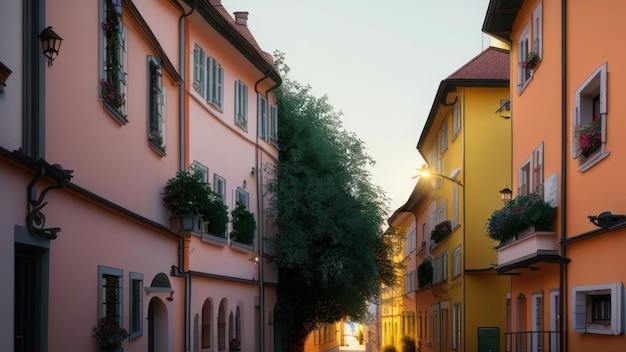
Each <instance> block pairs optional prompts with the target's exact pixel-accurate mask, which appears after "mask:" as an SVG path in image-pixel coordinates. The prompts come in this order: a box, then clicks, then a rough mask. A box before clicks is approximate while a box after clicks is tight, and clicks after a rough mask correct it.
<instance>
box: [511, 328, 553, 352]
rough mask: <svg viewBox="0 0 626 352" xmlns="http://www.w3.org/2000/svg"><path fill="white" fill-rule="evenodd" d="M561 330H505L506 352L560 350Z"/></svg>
mask: <svg viewBox="0 0 626 352" xmlns="http://www.w3.org/2000/svg"><path fill="white" fill-rule="evenodd" d="M560 335H564V333H563V332H560V331H520V332H505V333H504V338H505V342H506V345H505V346H506V352H559V351H560V349H559V346H560V343H561V339H560Z"/></svg>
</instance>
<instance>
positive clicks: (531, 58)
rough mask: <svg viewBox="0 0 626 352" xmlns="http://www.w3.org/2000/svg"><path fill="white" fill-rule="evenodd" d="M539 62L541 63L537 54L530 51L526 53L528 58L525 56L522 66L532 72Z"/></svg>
mask: <svg viewBox="0 0 626 352" xmlns="http://www.w3.org/2000/svg"><path fill="white" fill-rule="evenodd" d="M539 61H541V57H539V54H538V53H536V52H534V51H531V52H529V53H528V56H526V61H523V62H522V66H524V67H525V68H527V69H529V70H534V69H535V68H536V67H537V65H539Z"/></svg>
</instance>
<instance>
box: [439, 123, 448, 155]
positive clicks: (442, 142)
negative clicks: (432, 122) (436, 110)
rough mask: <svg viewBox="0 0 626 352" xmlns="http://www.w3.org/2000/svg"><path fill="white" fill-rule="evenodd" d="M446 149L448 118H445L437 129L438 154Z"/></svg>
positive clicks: (441, 153)
mask: <svg viewBox="0 0 626 352" xmlns="http://www.w3.org/2000/svg"><path fill="white" fill-rule="evenodd" d="M447 150H448V120H447V119H446V120H445V121H444V122H443V124H442V125H441V129H440V130H439V155H443V154H444V153H445V152H446V151H447Z"/></svg>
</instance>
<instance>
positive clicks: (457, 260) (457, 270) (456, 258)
mask: <svg viewBox="0 0 626 352" xmlns="http://www.w3.org/2000/svg"><path fill="white" fill-rule="evenodd" d="M457 276H461V246H458V247H456V248H455V249H454V251H453V252H452V277H453V278H454V277H457Z"/></svg>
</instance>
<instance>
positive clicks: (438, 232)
mask: <svg viewBox="0 0 626 352" xmlns="http://www.w3.org/2000/svg"><path fill="white" fill-rule="evenodd" d="M450 233H452V224H451V223H450V220H445V221H442V222H440V223H439V224H437V225H435V228H434V229H433V230H432V231H431V233H430V238H431V239H432V240H434V241H435V243H439V242H441V241H443V240H444V239H445V238H446V237H448V235H450Z"/></svg>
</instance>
